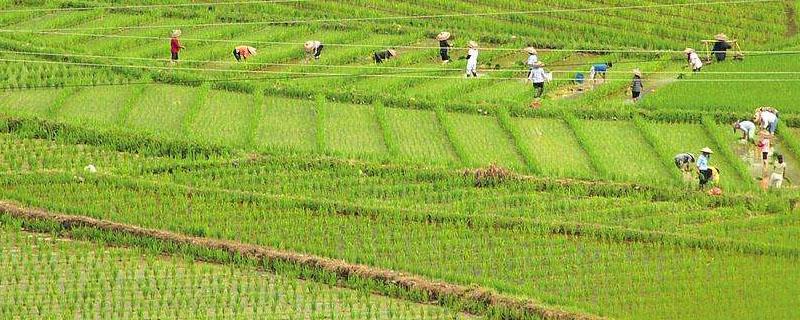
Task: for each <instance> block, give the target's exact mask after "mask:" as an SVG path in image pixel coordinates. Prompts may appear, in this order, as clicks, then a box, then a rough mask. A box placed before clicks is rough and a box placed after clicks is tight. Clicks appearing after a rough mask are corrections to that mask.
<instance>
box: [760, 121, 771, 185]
mask: <svg viewBox="0 0 800 320" xmlns="http://www.w3.org/2000/svg"><path fill="white" fill-rule="evenodd" d="M771 137H772V136H771V135H770V134H768V133H767V132H764V131H762V132H761V137H760V138H759V140H758V148H759V149H760V150H761V161H762V164H763V166H764V167H763V168H764V176H766V173H767V167H768V164H769V163H768V161H767V159H769V153H770V152H771V151H772V141H771V140H770V138H771Z"/></svg>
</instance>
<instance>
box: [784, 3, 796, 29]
mask: <svg viewBox="0 0 800 320" xmlns="http://www.w3.org/2000/svg"><path fill="white" fill-rule="evenodd" d="M796 34H797V8H795V4H794V1H786V36H788V37H793V36H795V35H796Z"/></svg>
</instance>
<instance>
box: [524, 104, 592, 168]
mask: <svg viewBox="0 0 800 320" xmlns="http://www.w3.org/2000/svg"><path fill="white" fill-rule="evenodd" d="M513 121H514V124H515V125H516V126H517V128H519V132H520V134H521V135H522V139H524V140H525V141H524V143H525V144H526V145H528V148H530V150H531V152H532V156H533V157H534V158H535V160H536V163H537V164H538V165H539V166H540V167H541V169H542V171H543V173H544V174H546V175H551V176H568V177H573V176H576V177H589V176H592V175H593V174H594V170H593V169H592V166H591V163H590V162H589V157H588V156H587V155H586V152H585V151H583V149H582V148H581V146H580V144H578V140H577V139H576V138H575V135H574V134H573V133H572V131H571V130H570V129H569V127H568V126H567V124H566V123H564V122H563V121H561V120H556V119H531V118H515V119H513Z"/></svg>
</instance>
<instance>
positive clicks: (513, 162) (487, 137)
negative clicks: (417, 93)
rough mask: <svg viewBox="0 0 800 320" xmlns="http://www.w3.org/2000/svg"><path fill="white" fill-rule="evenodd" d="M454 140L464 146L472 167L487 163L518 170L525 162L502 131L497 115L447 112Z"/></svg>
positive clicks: (468, 161)
mask: <svg viewBox="0 0 800 320" xmlns="http://www.w3.org/2000/svg"><path fill="white" fill-rule="evenodd" d="M447 116H448V117H450V119H451V120H450V121H451V122H452V125H453V129H454V131H455V132H454V134H455V135H456V137H455V139H456V140H457V141H458V142H457V143H459V144H460V145H462V146H463V147H464V151H465V152H466V153H467V156H468V157H469V159H467V163H468V164H470V165H472V166H487V165H489V164H492V163H496V164H498V165H501V166H504V167H509V168H515V169H522V168H525V164H524V163H523V161H522V158H521V156H520V155H519V153H518V152H517V149H516V147H515V146H514V143H513V142H512V141H511V138H510V137H509V136H508V134H506V132H505V131H504V130H503V128H501V127H500V123H499V122H498V121H497V118H494V117H485V116H474V115H466V114H460V113H459V114H455V113H451V114H448V115H447Z"/></svg>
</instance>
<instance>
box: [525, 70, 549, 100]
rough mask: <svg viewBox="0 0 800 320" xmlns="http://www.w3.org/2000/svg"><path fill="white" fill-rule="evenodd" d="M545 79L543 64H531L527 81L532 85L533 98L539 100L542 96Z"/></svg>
mask: <svg viewBox="0 0 800 320" xmlns="http://www.w3.org/2000/svg"><path fill="white" fill-rule="evenodd" d="M546 79H547V73H546V72H545V70H544V64H542V63H541V62H540V61H537V62H536V63H534V64H533V69H531V72H530V75H529V76H528V80H530V81H531V82H532V83H533V89H534V92H535V94H534V98H536V99H540V98H541V97H542V95H543V94H544V82H545V80H546Z"/></svg>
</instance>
